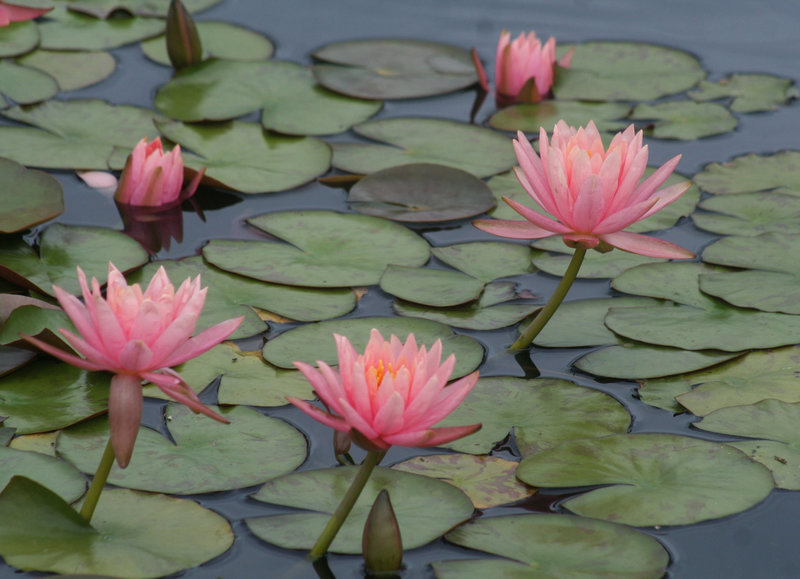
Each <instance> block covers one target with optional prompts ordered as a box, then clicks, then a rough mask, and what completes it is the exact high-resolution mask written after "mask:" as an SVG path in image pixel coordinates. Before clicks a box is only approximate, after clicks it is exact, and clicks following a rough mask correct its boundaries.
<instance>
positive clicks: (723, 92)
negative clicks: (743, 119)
mask: <svg viewBox="0 0 800 579" xmlns="http://www.w3.org/2000/svg"><path fill="white" fill-rule="evenodd" d="M689 97H691V98H692V99H694V100H696V101H710V100H716V99H721V98H727V97H730V98H731V103H730V105H729V106H730V109H731V110H732V111H734V112H737V113H755V112H761V111H774V110H776V109H778V108H779V107H780V106H781V105H785V104H786V101H788V100H789V99H790V98H797V88H796V87H795V86H794V82H793V81H792V80H791V79H789V78H783V77H780V76H774V75H771V74H732V75H730V76H727V77H725V78H723V79H722V80H719V81H717V82H711V81H708V80H703V81H701V82H700V84H699V85H698V86H697V88H696V89H694V90H691V91H689Z"/></svg>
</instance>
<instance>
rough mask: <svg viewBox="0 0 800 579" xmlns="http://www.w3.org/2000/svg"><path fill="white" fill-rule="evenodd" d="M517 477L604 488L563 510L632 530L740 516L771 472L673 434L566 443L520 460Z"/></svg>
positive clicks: (766, 489) (764, 491)
mask: <svg viewBox="0 0 800 579" xmlns="http://www.w3.org/2000/svg"><path fill="white" fill-rule="evenodd" d="M517 476H518V477H519V478H520V479H521V480H522V481H524V482H527V483H528V484H532V485H534V486H538V487H582V486H588V485H593V486H594V485H608V486H603V487H602V488H599V489H595V490H591V491H589V492H586V493H583V494H581V495H578V496H577V497H575V498H571V499H568V500H566V501H565V502H563V503H562V505H563V506H564V507H566V508H567V509H569V510H570V511H572V512H573V513H576V514H578V515H582V516H586V517H592V518H596V519H605V520H609V521H614V522H618V523H623V524H626V525H632V526H636V527H643V526H651V525H689V524H692V523H698V522H700V521H706V520H709V519H717V518H719V517H724V516H726V515H731V514H734V513H739V512H741V511H744V510H746V509H749V508H750V507H752V506H754V505H756V504H757V503H759V502H761V501H762V500H763V499H764V498H766V496H767V495H768V494H769V493H770V492H771V491H772V487H773V482H772V476H771V475H770V474H769V471H768V470H767V469H766V468H764V467H763V466H762V465H760V464H758V463H756V462H753V461H751V460H750V459H749V458H747V456H745V454H744V453H742V452H739V451H737V450H735V449H733V448H732V447H730V446H728V445H725V444H720V443H718V442H709V441H706V440H699V439H697V438H689V437H687V436H675V435H672V434H623V435H614V436H606V437H605V438H595V439H591V440H571V441H568V442H564V443H562V444H560V445H559V446H557V447H556V448H552V449H550V450H545V451H543V452H539V453H537V454H534V455H532V456H529V457H528V458H526V459H524V460H523V461H522V462H521V463H520V465H519V468H518V469H517Z"/></svg>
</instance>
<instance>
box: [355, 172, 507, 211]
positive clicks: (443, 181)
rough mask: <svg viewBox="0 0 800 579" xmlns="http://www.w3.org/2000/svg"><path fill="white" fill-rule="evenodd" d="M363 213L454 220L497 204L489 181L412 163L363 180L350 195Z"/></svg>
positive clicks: (467, 174) (377, 173)
mask: <svg viewBox="0 0 800 579" xmlns="http://www.w3.org/2000/svg"><path fill="white" fill-rule="evenodd" d="M347 201H348V202H349V203H350V205H351V206H352V207H353V209H355V210H356V211H358V212H359V213H366V214H367V215H374V216H376V217H385V218H386V219H392V220H394V221H405V222H413V223H418V222H428V221H452V220H456V219H464V218H466V217H474V216H475V215H480V214H481V213H485V212H486V211H489V210H490V209H492V208H493V207H494V204H495V202H494V197H493V196H492V192H491V191H490V190H489V187H487V186H486V183H484V182H483V181H481V180H480V179H478V178H477V177H475V176H474V175H472V174H471V173H467V172H466V171H462V170H460V169H454V168H452V167H446V166H444V165H435V164H431V163H412V164H409V165H400V166H397V167H389V168H388V169H383V170H381V171H376V172H375V173H372V174H371V175H367V176H366V177H364V178H363V179H361V180H359V181H358V182H357V183H356V184H355V185H353V187H352V188H351V189H350V195H349V197H348V198H347Z"/></svg>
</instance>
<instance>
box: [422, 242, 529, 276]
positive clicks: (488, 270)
mask: <svg viewBox="0 0 800 579" xmlns="http://www.w3.org/2000/svg"><path fill="white" fill-rule="evenodd" d="M432 253H433V255H434V256H435V257H436V258H437V259H439V260H441V261H443V262H445V263H446V264H448V265H450V266H452V267H454V268H456V269H458V270H461V271H463V272H464V273H466V274H467V275H471V276H472V277H474V278H477V279H479V280H481V281H484V282H487V283H488V282H490V281H494V280H496V279H498V278H501V277H510V276H512V275H523V274H526V273H531V272H533V271H534V268H533V267H532V266H531V257H532V255H531V250H530V248H529V247H527V246H525V245H519V244H516V243H506V242H502V241H475V242H472V243H457V244H454V245H445V246H442V247H434V248H433V249H432Z"/></svg>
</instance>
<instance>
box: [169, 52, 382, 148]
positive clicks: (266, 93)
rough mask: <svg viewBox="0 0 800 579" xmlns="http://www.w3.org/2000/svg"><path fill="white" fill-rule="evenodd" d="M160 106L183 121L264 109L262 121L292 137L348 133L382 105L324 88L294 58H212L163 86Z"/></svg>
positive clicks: (229, 115) (231, 115)
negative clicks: (243, 60)
mask: <svg viewBox="0 0 800 579" xmlns="http://www.w3.org/2000/svg"><path fill="white" fill-rule="evenodd" d="M155 104H156V107H157V108H158V109H159V110H160V111H162V112H164V113H165V114H167V115H169V116H170V117H172V118H174V119H177V120H180V121H202V120H228V119H232V118H235V117H238V116H241V115H244V114H247V113H250V112H253V111H256V110H259V109H264V112H263V115H262V117H261V124H262V125H264V127H265V128H267V129H272V130H275V131H278V132H281V133H287V134H291V135H326V134H331V133H340V132H342V131H346V130H347V129H349V128H350V127H351V126H352V125H354V124H356V123H360V122H362V121H364V120H366V119H368V118H369V117H371V116H372V115H374V114H375V113H377V112H378V110H380V108H381V103H380V102H378V101H364V100H355V99H352V98H348V97H345V96H342V95H340V94H336V93H333V92H330V91H328V90H325V89H323V88H321V87H320V86H319V85H318V84H316V81H315V80H314V76H313V75H312V74H311V70H310V69H308V68H306V67H303V66H300V65H298V64H295V63H292V62H280V61H267V62H237V61H230V60H217V59H212V60H207V61H205V62H203V63H200V64H198V65H196V66H192V67H189V68H187V69H184V70H182V71H180V72H179V73H178V74H177V75H175V77H174V78H173V79H172V80H171V81H170V82H168V83H167V84H165V85H164V86H163V87H161V88H160V89H159V91H158V94H157V95H156V100H155Z"/></svg>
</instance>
